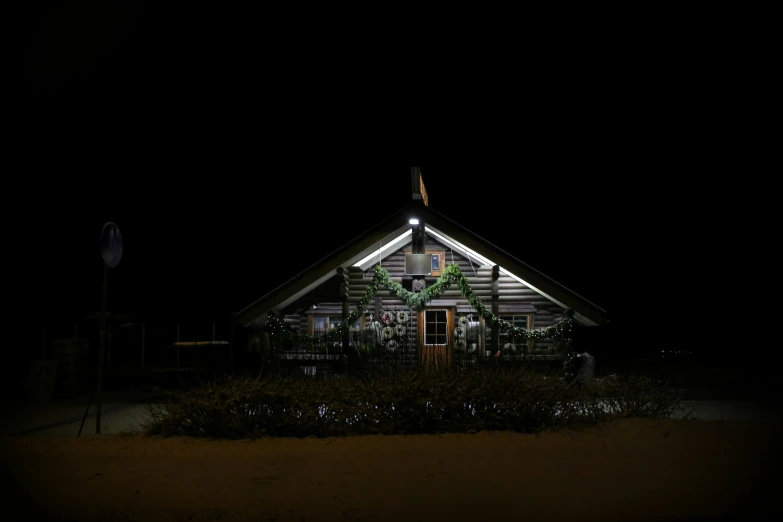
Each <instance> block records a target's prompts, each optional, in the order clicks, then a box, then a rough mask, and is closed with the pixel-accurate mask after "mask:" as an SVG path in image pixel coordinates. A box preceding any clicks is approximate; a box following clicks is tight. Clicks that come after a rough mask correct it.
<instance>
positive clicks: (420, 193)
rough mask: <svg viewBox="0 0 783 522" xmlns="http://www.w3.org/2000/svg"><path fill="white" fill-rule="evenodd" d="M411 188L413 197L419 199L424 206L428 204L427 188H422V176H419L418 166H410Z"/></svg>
mask: <svg viewBox="0 0 783 522" xmlns="http://www.w3.org/2000/svg"><path fill="white" fill-rule="evenodd" d="M411 188H412V191H413V199H418V200H421V201H422V202H423V203H424V206H429V198H428V197H427V189H426V188H424V178H422V177H421V169H420V168H419V167H411Z"/></svg>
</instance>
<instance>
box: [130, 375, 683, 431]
mask: <svg viewBox="0 0 783 522" xmlns="http://www.w3.org/2000/svg"><path fill="white" fill-rule="evenodd" d="M683 393H684V390H677V389H672V388H669V387H667V386H665V383H663V382H660V381H656V380H654V379H651V378H648V377H641V376H626V377H611V378H607V379H602V380H594V381H593V384H592V385H591V386H590V387H588V388H576V387H573V386H569V383H568V381H567V380H566V379H565V378H564V376H563V375H562V374H561V373H558V372H550V373H546V374H542V373H537V372H533V371H529V370H526V369H524V368H519V369H513V370H509V369H482V368H472V369H455V370H453V371H448V372H437V373H435V372H426V371H422V370H410V371H407V372H397V373H395V374H394V375H385V376H375V377H372V378H355V377H343V378H332V379H314V378H308V377H306V376H290V375H289V376H278V377H266V378H263V379H261V378H249V377H233V376H229V377H225V378H223V379H221V380H220V381H215V382H212V383H209V384H205V385H201V386H199V387H196V388H193V389H190V390H185V391H176V392H170V393H169V394H168V398H167V400H166V401H165V403H164V404H161V405H151V406H149V414H150V420H149V422H147V424H146V425H145V428H146V432H147V433H148V434H159V435H163V436H191V437H207V438H226V439H240V438H257V437H263V436H273V437H308V436H317V437H326V436H350V435H365V434H425V433H446V432H466V433H475V432H478V431H487V430H513V431H519V432H537V431H541V430H545V429H557V428H562V427H564V426H567V425H568V424H570V423H572V422H575V421H579V422H590V423H595V422H601V421H604V420H609V419H613V418H618V417H631V416H633V417H657V418H660V417H667V416H669V415H671V413H672V412H674V411H675V409H676V408H677V407H678V405H679V401H680V398H681V397H682V396H683Z"/></svg>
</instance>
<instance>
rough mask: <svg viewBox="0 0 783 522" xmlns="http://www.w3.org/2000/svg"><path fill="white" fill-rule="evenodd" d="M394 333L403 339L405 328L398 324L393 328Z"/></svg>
mask: <svg viewBox="0 0 783 522" xmlns="http://www.w3.org/2000/svg"><path fill="white" fill-rule="evenodd" d="M394 331H395V332H396V333H397V335H398V336H400V337H405V326H403V325H401V324H398V325H397V326H395V327H394Z"/></svg>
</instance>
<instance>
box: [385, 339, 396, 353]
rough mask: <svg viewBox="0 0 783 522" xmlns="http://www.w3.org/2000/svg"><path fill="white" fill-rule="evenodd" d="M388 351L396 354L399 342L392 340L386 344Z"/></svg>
mask: <svg viewBox="0 0 783 522" xmlns="http://www.w3.org/2000/svg"><path fill="white" fill-rule="evenodd" d="M386 350H387V351H390V352H394V351H395V350H397V341H395V340H394V339H392V340H391V341H389V342H388V343H386Z"/></svg>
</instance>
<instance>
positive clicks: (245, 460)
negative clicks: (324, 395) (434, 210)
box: [0, 419, 783, 522]
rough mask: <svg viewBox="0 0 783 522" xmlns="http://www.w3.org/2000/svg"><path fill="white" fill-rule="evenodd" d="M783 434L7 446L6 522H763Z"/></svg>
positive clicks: (34, 442)
mask: <svg viewBox="0 0 783 522" xmlns="http://www.w3.org/2000/svg"><path fill="white" fill-rule="evenodd" d="M782 434H783V433H781V426H780V424H779V423H777V424H772V423H753V422H720V421H713V422H705V421H678V420H668V419H667V420H660V421H659V420H642V419H629V420H625V421H618V422H615V423H611V424H605V425H601V426H597V427H586V428H584V429H575V430H570V431H567V432H561V433H544V434H539V435H524V434H516V433H503V432H493V433H479V434H476V435H428V436H385V437H381V436H378V437H375V436H368V437H357V438H334V439H267V440H259V441H255V442H248V441H235V442H229V441H205V440H193V439H158V438H145V437H142V436H137V435H135V436H118V435H109V436H106V435H104V436H89V437H81V438H76V437H5V438H2V439H0V444H1V445H2V458H3V462H2V464H3V467H2V469H3V470H4V473H5V475H6V476H5V477H3V478H4V481H3V482H4V484H5V485H6V486H5V489H3V490H2V492H3V498H2V505H3V509H4V511H5V512H4V513H2V516H0V519H2V520H4V521H9V522H10V521H12V520H64V521H65V520H145V521H154V520H171V521H175V520H193V521H196V520H229V521H230V520H237V521H239V520H242V521H246V520H259V521H288V520H294V521H331V520H335V521H337V520H365V521H411V522H413V521H418V520H420V521H427V522H434V521H441V520H443V521H451V522H458V521H463V520H464V521H502V520H526V521H530V520H547V521H553V520H578V521H581V522H584V521H589V520H601V521H606V520H623V521H633V520H718V519H719V520H727V519H737V520H758V519H772V512H771V510H772V507H771V506H772V504H771V499H772V498H774V497H776V496H777V495H778V492H777V491H776V490H775V489H774V485H773V484H774V483H776V482H777V480H776V479H777V475H778V473H777V470H778V469H779V465H780V462H781V459H780V457H781V452H780V450H779V449H778V447H777V446H775V444H774V443H775V442H777V441H779V440H781V438H783V437H781V435H782ZM776 511H777V509H776Z"/></svg>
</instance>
